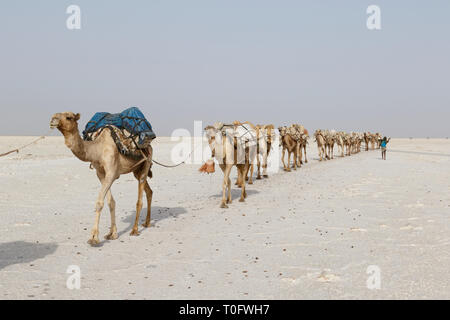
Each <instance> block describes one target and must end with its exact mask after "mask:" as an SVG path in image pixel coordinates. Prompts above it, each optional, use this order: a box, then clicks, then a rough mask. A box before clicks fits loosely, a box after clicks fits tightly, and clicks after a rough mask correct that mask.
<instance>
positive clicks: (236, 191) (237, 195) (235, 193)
mask: <svg viewBox="0 0 450 320" xmlns="http://www.w3.org/2000/svg"><path fill="white" fill-rule="evenodd" d="M236 188H237V187H236ZM245 191H246V192H247V198H248V197H249V196H251V195H254V194H258V193H259V191H256V190H251V189H249V187H248V186H246V188H245ZM211 198H220V199H221V198H222V192H220V193H218V194H215V195H213V196H211ZM240 198H241V189H240V188H239V189H231V200H233V201H234V200H236V199H240Z"/></svg>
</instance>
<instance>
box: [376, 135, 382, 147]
mask: <svg viewBox="0 0 450 320" xmlns="http://www.w3.org/2000/svg"><path fill="white" fill-rule="evenodd" d="M375 139H376V141H377V149H381V141H383V137H382V136H381V134H380V133H378V132H377V133H375Z"/></svg>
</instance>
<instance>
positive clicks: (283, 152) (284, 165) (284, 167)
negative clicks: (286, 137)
mask: <svg viewBox="0 0 450 320" xmlns="http://www.w3.org/2000/svg"><path fill="white" fill-rule="evenodd" d="M285 153H286V149H285V148H284V147H283V150H282V151H281V162H282V163H283V169H284V171H287V170H286V163H284V155H285Z"/></svg>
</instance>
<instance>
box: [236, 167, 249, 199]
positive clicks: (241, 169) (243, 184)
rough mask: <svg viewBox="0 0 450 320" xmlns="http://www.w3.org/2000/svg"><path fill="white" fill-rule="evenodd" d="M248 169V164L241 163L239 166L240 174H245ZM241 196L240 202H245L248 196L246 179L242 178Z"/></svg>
mask: <svg viewBox="0 0 450 320" xmlns="http://www.w3.org/2000/svg"><path fill="white" fill-rule="evenodd" d="M247 170H248V165H239V166H238V175H240V176H243V175H245V172H246V171H247ZM241 181H242V183H241V188H242V190H241V198H240V199H239V202H244V201H245V198H246V197H247V192H246V191H245V180H244V179H241Z"/></svg>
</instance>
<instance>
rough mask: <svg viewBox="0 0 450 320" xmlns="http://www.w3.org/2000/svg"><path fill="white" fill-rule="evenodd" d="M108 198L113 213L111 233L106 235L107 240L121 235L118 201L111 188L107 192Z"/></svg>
mask: <svg viewBox="0 0 450 320" xmlns="http://www.w3.org/2000/svg"><path fill="white" fill-rule="evenodd" d="M106 199H107V200H108V206H109V212H110V214H111V228H110V230H109V233H108V234H107V235H106V236H105V239H106V240H116V239H117V238H118V237H119V236H118V235H117V226H116V202H115V201H114V198H113V196H112V193H111V189H110V190H109V191H108V193H107V194H106Z"/></svg>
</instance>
